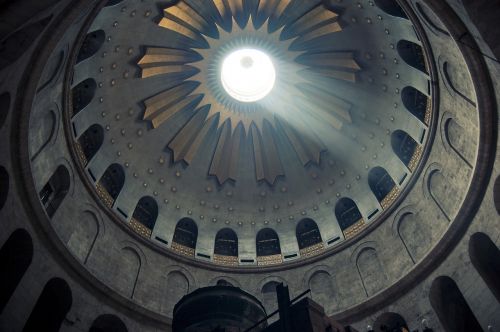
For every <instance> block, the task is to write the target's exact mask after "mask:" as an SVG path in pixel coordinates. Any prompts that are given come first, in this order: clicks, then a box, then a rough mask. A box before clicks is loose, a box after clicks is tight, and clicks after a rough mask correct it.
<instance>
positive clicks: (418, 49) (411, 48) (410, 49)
mask: <svg viewBox="0 0 500 332" xmlns="http://www.w3.org/2000/svg"><path fill="white" fill-rule="evenodd" d="M396 48H397V50H398V54H399V56H400V57H401V59H403V60H404V62H406V63H407V64H408V65H410V66H412V67H413V68H415V69H417V70H420V71H421V72H423V73H426V74H427V65H426V63H425V55H424V49H423V48H422V46H420V45H418V44H416V43H414V42H411V41H408V40H404V39H403V40H400V41H399V42H398V44H397V46H396Z"/></svg>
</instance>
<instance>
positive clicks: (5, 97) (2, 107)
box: [0, 92, 10, 129]
mask: <svg viewBox="0 0 500 332" xmlns="http://www.w3.org/2000/svg"><path fill="white" fill-rule="evenodd" d="M9 109H10V93H8V92H4V93H2V94H0V129H1V128H2V127H3V125H4V123H5V120H7V115H9Z"/></svg>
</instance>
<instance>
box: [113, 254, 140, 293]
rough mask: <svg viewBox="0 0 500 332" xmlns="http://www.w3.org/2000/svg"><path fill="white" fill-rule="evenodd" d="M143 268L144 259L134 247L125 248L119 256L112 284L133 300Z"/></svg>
mask: <svg viewBox="0 0 500 332" xmlns="http://www.w3.org/2000/svg"><path fill="white" fill-rule="evenodd" d="M141 268H142V259H141V255H140V254H139V252H138V251H137V250H136V248H134V247H132V246H125V247H123V248H122V249H121V250H120V252H119V254H118V259H116V262H115V267H114V269H113V272H112V273H113V279H112V280H111V282H112V284H113V285H114V286H115V287H117V288H118V289H119V290H120V291H121V292H122V293H123V294H124V295H125V296H127V297H129V298H133V297H134V293H135V288H136V286H137V281H138V280H139V274H140V273H141Z"/></svg>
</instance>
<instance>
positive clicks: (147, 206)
mask: <svg viewBox="0 0 500 332" xmlns="http://www.w3.org/2000/svg"><path fill="white" fill-rule="evenodd" d="M156 218H158V203H156V200H155V199H154V198H153V197H150V196H145V197H142V198H141V199H140V200H139V202H138V203H137V206H136V207H135V210H134V213H133V215H132V220H131V221H130V226H131V227H132V229H133V230H135V231H136V232H137V233H138V234H140V235H142V236H144V237H147V238H150V237H151V232H152V231H153V229H154V227H155V224H156Z"/></svg>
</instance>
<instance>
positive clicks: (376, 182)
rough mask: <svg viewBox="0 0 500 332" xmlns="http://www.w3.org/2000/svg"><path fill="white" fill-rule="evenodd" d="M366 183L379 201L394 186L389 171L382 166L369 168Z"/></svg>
mask: <svg viewBox="0 0 500 332" xmlns="http://www.w3.org/2000/svg"><path fill="white" fill-rule="evenodd" d="M368 184H369V185H370V189H371V190H372V192H373V194H374V195H375V197H377V200H378V201H379V202H382V201H383V200H384V198H385V197H386V196H387V195H388V194H389V193H390V192H391V191H392V189H393V188H394V187H395V186H396V183H395V182H394V180H393V179H392V178H391V176H390V175H389V173H387V171H386V170H385V169H384V168H382V167H375V168H372V169H371V170H370V173H368Z"/></svg>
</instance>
